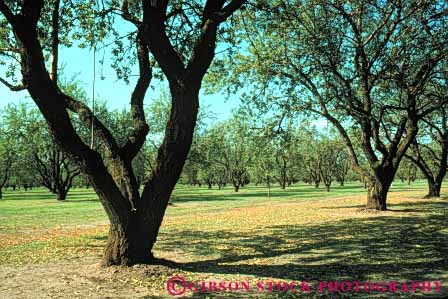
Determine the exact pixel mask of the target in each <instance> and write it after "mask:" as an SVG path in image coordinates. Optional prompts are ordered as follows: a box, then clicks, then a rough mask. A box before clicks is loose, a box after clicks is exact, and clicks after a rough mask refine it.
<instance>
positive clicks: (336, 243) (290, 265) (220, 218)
mask: <svg viewBox="0 0 448 299" xmlns="http://www.w3.org/2000/svg"><path fill="white" fill-rule="evenodd" d="M425 191H426V186H425V183H424V182H423V181H422V182H416V183H414V184H413V185H411V186H407V185H406V184H401V183H397V184H395V185H394V186H393V189H392V191H391V192H390V195H389V200H388V202H389V211H386V212H378V213H371V212H366V211H365V210H363V207H364V204H365V196H366V195H365V191H364V190H363V188H362V187H361V186H360V185H359V184H358V183H353V184H348V185H347V186H345V187H334V189H333V191H332V192H330V193H326V192H325V191H324V190H322V189H315V188H313V187H310V186H308V185H303V184H298V185H295V186H292V187H289V188H287V189H286V190H280V189H278V188H276V189H274V190H273V193H272V194H271V197H270V198H268V197H267V190H266V188H264V187H255V186H250V187H246V188H243V189H242V190H241V191H240V192H239V193H237V194H236V193H233V192H232V190H231V189H230V188H226V189H225V190H217V189H213V190H208V189H206V188H198V187H187V186H178V188H177V189H176V190H175V192H174V196H173V199H172V203H173V205H171V206H169V208H168V211H167V214H166V217H165V220H164V222H163V225H162V228H161V232H160V236H159V239H158V242H157V244H156V247H155V250H154V253H155V255H156V256H157V257H159V258H163V259H166V260H169V261H171V262H170V263H165V264H163V265H152V266H148V265H139V266H134V267H130V268H123V267H111V268H101V267H100V266H99V261H100V258H101V253H102V249H103V247H104V245H105V242H106V237H107V219H106V216H105V214H104V212H103V210H102V207H101V205H100V203H99V202H98V200H97V198H96V196H95V194H94V193H93V192H92V190H87V189H75V190H74V191H73V192H72V193H71V194H70V195H69V197H68V200H67V202H63V203H61V202H57V201H56V200H55V199H54V198H53V196H52V195H50V194H49V193H47V192H46V191H44V190H43V189H37V190H33V191H28V192H21V191H16V192H10V191H6V192H5V196H4V199H3V200H1V201H0V298H5V299H6V298H7V299H13V298H114V299H115V298H117V299H118V298H172V297H173V296H172V295H170V294H169V293H168V291H167V290H166V286H167V280H168V279H169V278H170V277H172V276H174V275H179V276H182V277H185V279H186V280H187V281H207V283H208V281H215V282H231V281H233V282H243V281H244V282H248V284H249V286H250V290H249V291H245V290H244V291H242V290H241V289H240V290H238V291H235V292H229V291H228V290H227V291H225V292H213V293H209V294H207V293H203V292H201V290H199V291H197V292H194V291H190V290H187V291H186V293H185V294H184V298H448V197H442V198H440V199H435V198H431V199H422V197H423V196H424V195H425ZM443 194H444V195H448V189H444V190H443ZM269 281H271V282H274V283H276V282H287V283H289V282H292V281H306V282H308V283H309V284H310V285H311V291H310V292H308V293H302V292H295V293H292V292H286V293H285V292H278V291H276V292H273V293H271V292H268V291H266V290H267V289H268V282H269ZM318 281H327V282H330V281H346V282H349V281H350V282H353V281H360V282H364V281H372V282H380V281H386V282H389V281H398V282H400V283H401V282H409V285H410V282H411V281H442V289H441V292H440V293H437V292H435V291H434V289H433V290H432V292H431V293H424V294H423V293H422V292H421V289H417V291H416V293H412V294H411V293H403V292H400V293H390V292H386V293H381V292H377V291H373V292H364V291H362V290H361V291H360V292H356V291H355V290H353V289H352V290H351V291H348V292H339V293H329V292H328V291H327V290H326V291H325V292H322V293H321V292H320V291H319V289H318ZM257 282H258V283H260V282H263V283H264V284H263V285H264V286H265V289H264V291H261V290H260V289H257V288H256V286H257ZM234 287H235V285H234ZM240 288H241V285H240ZM433 288H434V285H433ZM176 289H177V290H180V289H181V285H180V286H179V285H178V286H176ZM274 289H275V287H274Z"/></svg>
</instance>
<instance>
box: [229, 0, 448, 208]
mask: <svg viewBox="0 0 448 299" xmlns="http://www.w3.org/2000/svg"><path fill="white" fill-rule="evenodd" d="M447 11H448V9H447V4H446V3H444V2H443V1H442V2H440V1H430V0H424V1H414V0H411V1H409V0H398V1H382V2H381V1H380V2H379V1H350V2H341V1H336V0H331V1H323V0H317V1H315V0H310V1H288V2H286V1H280V2H278V5H277V6H276V7H274V8H266V9H265V10H263V11H262V12H259V13H257V14H255V13H253V14H248V13H247V14H245V21H244V23H243V24H242V27H243V28H245V29H246V31H247V35H248V36H250V37H251V39H250V43H249V45H248V49H247V51H245V52H240V53H239V56H238V57H239V61H237V63H236V64H235V65H236V66H235V69H234V73H233V74H232V75H233V76H231V77H230V79H234V81H235V82H236V83H235V86H237V87H238V86H241V85H242V83H241V82H240V80H241V78H243V80H244V82H251V84H252V86H251V87H253V89H252V90H253V93H254V96H252V97H251V99H250V100H251V101H252V103H255V104H253V105H255V106H256V107H257V108H259V107H260V106H261V107H262V108H263V107H264V106H266V105H265V104H264V103H262V104H260V103H259V102H260V101H259V99H265V98H267V99H269V101H270V102H271V106H275V107H276V108H277V111H278V110H280V111H284V110H287V111H288V110H289V111H291V110H297V111H301V112H303V113H305V114H306V115H310V114H313V115H315V116H317V117H320V118H323V119H326V120H327V121H328V122H329V123H330V124H331V125H333V126H334V127H335V128H336V130H337V131H338V132H339V134H340V136H341V138H342V140H343V142H344V144H345V146H346V147H347V150H348V152H349V154H350V160H351V164H352V167H353V169H354V170H355V171H356V172H357V173H358V174H359V175H360V177H362V178H365V179H366V180H367V182H368V185H369V188H368V196H367V205H366V207H367V208H368V209H376V210H386V209H387V194H388V191H389V188H390V186H391V184H392V181H393V179H394V177H395V174H396V171H397V169H398V166H399V164H400V161H401V160H402V158H403V157H404V154H405V153H406V151H407V150H408V148H409V147H410V145H411V143H412V141H413V140H414V138H415V136H416V135H417V132H418V126H419V123H420V122H421V121H422V119H423V118H425V116H427V115H429V114H430V113H432V112H433V111H435V110H437V109H438V108H439V107H441V106H443V105H444V104H445V102H446V99H439V98H436V97H434V96H433V95H432V92H431V88H429V86H430V83H431V82H433V81H434V80H437V79H436V78H437V77H438V74H440V73H441V72H442V71H443V67H442V65H443V62H444V61H446V59H447V51H448V50H447V49H448V47H447V45H448V42H447V41H448V33H447V30H446V27H447V19H448V13H447ZM254 16H256V18H255V17H254ZM226 79H227V78H226ZM225 82H227V83H226V84H228V81H225ZM274 111H275V110H274ZM350 131H355V132H356V134H355V138H356V139H359V140H360V145H361V146H360V147H361V151H357V150H356V148H355V147H354V145H353V144H354V142H355V140H354V139H353V138H351V137H350V135H349V133H350ZM363 159H365V160H366V161H367V162H368V163H367V167H364V166H363V165H362V163H360V161H361V160H363Z"/></svg>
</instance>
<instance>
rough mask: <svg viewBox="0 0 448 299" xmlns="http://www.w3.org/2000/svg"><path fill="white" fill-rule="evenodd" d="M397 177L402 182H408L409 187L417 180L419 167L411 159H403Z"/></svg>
mask: <svg viewBox="0 0 448 299" xmlns="http://www.w3.org/2000/svg"><path fill="white" fill-rule="evenodd" d="M397 177H398V178H399V179H400V180H401V182H405V181H407V182H408V185H410V184H411V183H413V182H414V181H415V180H416V179H417V166H415V164H414V163H412V161H410V160H409V159H407V158H406V159H403V161H402V162H401V163H400V167H399V168H398V171H397Z"/></svg>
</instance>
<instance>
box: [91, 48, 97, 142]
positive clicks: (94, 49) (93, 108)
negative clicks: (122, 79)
mask: <svg viewBox="0 0 448 299" xmlns="http://www.w3.org/2000/svg"><path fill="white" fill-rule="evenodd" d="M95 83H96V45H94V46H93V80H92V127H91V128H90V148H91V149H93V147H94V142H95V134H94V130H93V127H94V119H95Z"/></svg>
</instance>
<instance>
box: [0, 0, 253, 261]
mask: <svg viewBox="0 0 448 299" xmlns="http://www.w3.org/2000/svg"><path fill="white" fill-rule="evenodd" d="M92 2H93V1H90V2H89V1H85V2H83V1H80V3H81V4H83V6H82V9H85V10H86V11H85V12H87V13H86V14H85V15H84V19H86V20H87V21H88V22H85V23H86V24H87V26H86V29H85V32H89V33H92V35H93V37H92V38H91V41H92V42H93V41H95V39H97V38H101V33H102V32H101V28H111V30H113V29H116V30H115V32H117V31H119V30H118V27H119V24H116V22H118V18H117V17H113V16H117V15H118V16H121V18H122V19H123V20H125V21H126V22H128V23H129V24H130V25H131V26H133V28H134V30H135V31H134V34H129V35H128V36H129V37H130V40H132V45H131V46H132V48H131V49H132V51H131V53H133V54H132V58H133V59H136V61H137V62H138V70H139V76H138V79H137V83H136V85H135V88H134V90H133V92H132V95H131V98H130V103H131V114H132V122H133V123H132V126H133V130H132V133H131V134H130V136H129V137H128V140H127V142H126V143H125V144H123V145H119V144H118V143H117V141H116V139H115V138H114V137H113V135H112V133H111V132H110V130H109V129H108V128H107V127H106V126H105V125H104V124H103V123H102V122H101V121H100V120H99V119H98V118H97V117H96V116H95V115H94V114H93V113H92V111H91V109H90V108H89V107H87V105H85V104H84V103H83V102H82V101H79V100H77V99H76V98H73V97H71V96H69V95H68V94H66V93H64V92H63V90H61V88H60V87H59V84H58V80H57V70H58V67H57V66H58V63H57V62H58V59H57V58H58V47H59V43H60V42H61V41H62V42H64V41H66V40H67V39H70V36H67V35H66V34H67V28H68V29H70V28H72V27H70V26H69V27H64V28H60V24H63V23H62V21H61V20H59V17H62V18H63V17H64V16H65V15H66V14H63V13H60V11H61V10H62V9H65V8H67V7H68V6H69V5H70V4H73V3H75V4H77V3H78V2H72V1H67V3H66V2H65V1H62V2H61V1H59V0H55V1H43V0H24V1H20V2H19V1H6V0H0V12H1V13H2V15H3V17H4V19H3V20H2V21H1V22H2V23H3V24H4V25H5V28H6V29H8V30H9V31H8V32H7V34H3V35H2V36H3V37H4V38H5V39H7V40H6V41H5V40H3V41H2V44H6V45H8V49H6V50H7V51H8V52H7V53H8V54H9V55H10V56H13V58H14V59H16V60H18V61H19V62H20V72H21V83H20V84H18V85H14V84H13V83H11V82H9V81H7V79H5V78H2V79H1V80H2V82H3V83H4V84H6V85H7V86H8V87H10V88H11V89H12V90H19V89H26V90H27V91H28V93H29V94H30V96H31V98H32V99H33V100H34V102H35V103H36V105H37V106H38V108H39V110H40V112H41V113H42V115H43V116H44V118H45V120H46V122H47V125H48V127H49V131H50V134H51V135H52V136H53V138H54V140H55V142H56V143H57V145H58V146H59V147H60V149H61V150H62V151H63V152H64V153H66V154H68V155H69V156H71V157H72V158H73V159H74V161H76V163H77V164H78V165H79V167H80V169H81V171H82V172H83V173H84V174H85V175H86V176H87V177H88V179H89V181H90V183H91V184H92V186H93V187H94V189H95V191H96V193H97V194H98V196H99V198H100V200H101V203H102V204H103V206H104V209H105V211H106V213H107V215H108V217H109V220H110V230H109V237H108V241H107V245H106V249H105V253H104V260H103V264H104V265H132V264H136V263H151V262H153V261H154V257H153V255H152V253H151V251H152V248H153V246H154V243H155V242H156V238H157V235H158V232H159V228H160V225H161V223H162V220H163V216H164V214H165V210H166V208H167V205H168V201H169V198H170V196H171V193H172V191H173V189H174V186H175V184H176V182H177V181H178V179H179V176H180V173H181V171H182V167H183V165H184V163H185V159H186V158H187V155H188V152H189V149H190V146H191V143H192V137H193V132H194V128H195V124H196V118H197V113H198V108H199V101H198V96H199V90H200V88H201V83H202V80H203V77H204V75H205V73H206V72H207V70H208V68H209V66H210V64H211V62H212V60H213V58H214V56H215V48H216V43H217V35H218V29H219V27H220V25H221V24H223V23H224V22H225V21H226V20H227V19H228V18H229V17H230V16H231V15H232V14H233V13H234V12H235V11H236V10H238V9H239V8H240V7H241V5H242V4H243V2H244V0H233V1H225V0H222V1H212V0H208V1H206V2H205V4H203V3H202V2H200V1H191V2H188V3H186V2H178V1H176V2H174V1H168V0H141V1H132V2H131V1H126V0H124V1H121V2H120V3H119V1H115V0H111V1H101V2H100V3H99V4H98V5H104V6H100V10H96V9H95V7H98V6H97V5H96V3H95V2H94V3H92ZM61 4H62V5H61ZM79 9H81V8H79ZM71 12H72V14H76V13H77V12H79V10H75V11H71ZM108 13H109V14H108ZM111 15H112V16H111ZM107 16H111V17H109V18H107ZM79 18H83V15H82V14H81V15H80V16H79ZM95 19H97V20H99V22H98V24H91V23H89V22H90V21H91V20H95ZM48 20H51V22H48ZM92 27H93V30H92ZM61 29H64V30H61ZM96 30H98V31H99V32H96ZM174 33H175V34H174ZM178 36H180V37H183V38H180V39H176V37H178ZM48 37H49V38H48ZM122 50H123V49H122ZM116 53H117V55H119V54H120V53H124V50H123V51H117V52H116ZM46 54H49V55H46ZM150 55H151V57H152V58H153V59H152V60H151V59H150ZM47 56H49V57H51V59H50V63H49V65H50V69H47V66H46V62H48V60H47V59H46V57H47ZM152 61H155V62H156V63H157V66H158V67H159V68H160V70H161V72H162V73H163V75H164V77H165V78H166V80H167V81H168V84H169V88H170V94H171V110H170V115H169V117H168V121H167V123H166V130H165V135H164V138H163V141H162V144H161V145H160V147H159V150H158V156H157V161H156V166H155V167H154V171H153V173H152V175H151V178H150V179H149V180H148V181H146V182H145V183H144V188H143V191H142V192H140V189H139V187H140V186H139V185H138V183H137V179H136V176H135V174H134V171H133V168H132V161H133V159H134V158H135V157H136V155H137V154H138V153H139V151H140V149H141V148H142V146H143V144H144V142H145V139H146V136H147V133H148V124H147V121H146V118H145V113H144V109H143V108H144V99H145V94H146V91H147V89H148V88H149V85H150V83H151V79H152V70H153V66H154V63H153V62H152ZM116 62H117V63H119V62H120V61H119V60H117V61H116ZM69 111H71V112H72V113H74V114H75V115H76V116H77V117H78V118H79V119H80V121H81V122H82V123H83V124H84V125H85V126H86V127H88V128H89V127H93V128H94V132H95V135H96V136H97V138H99V139H101V142H102V147H103V150H104V154H103V155H101V154H100V152H99V151H97V150H95V148H91V147H90V146H89V145H88V144H86V142H85V140H83V139H82V138H81V136H79V135H78V133H77V132H76V130H75V129H74V126H73V123H72V119H71V118H70V115H69ZM106 162H107V163H106Z"/></svg>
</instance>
